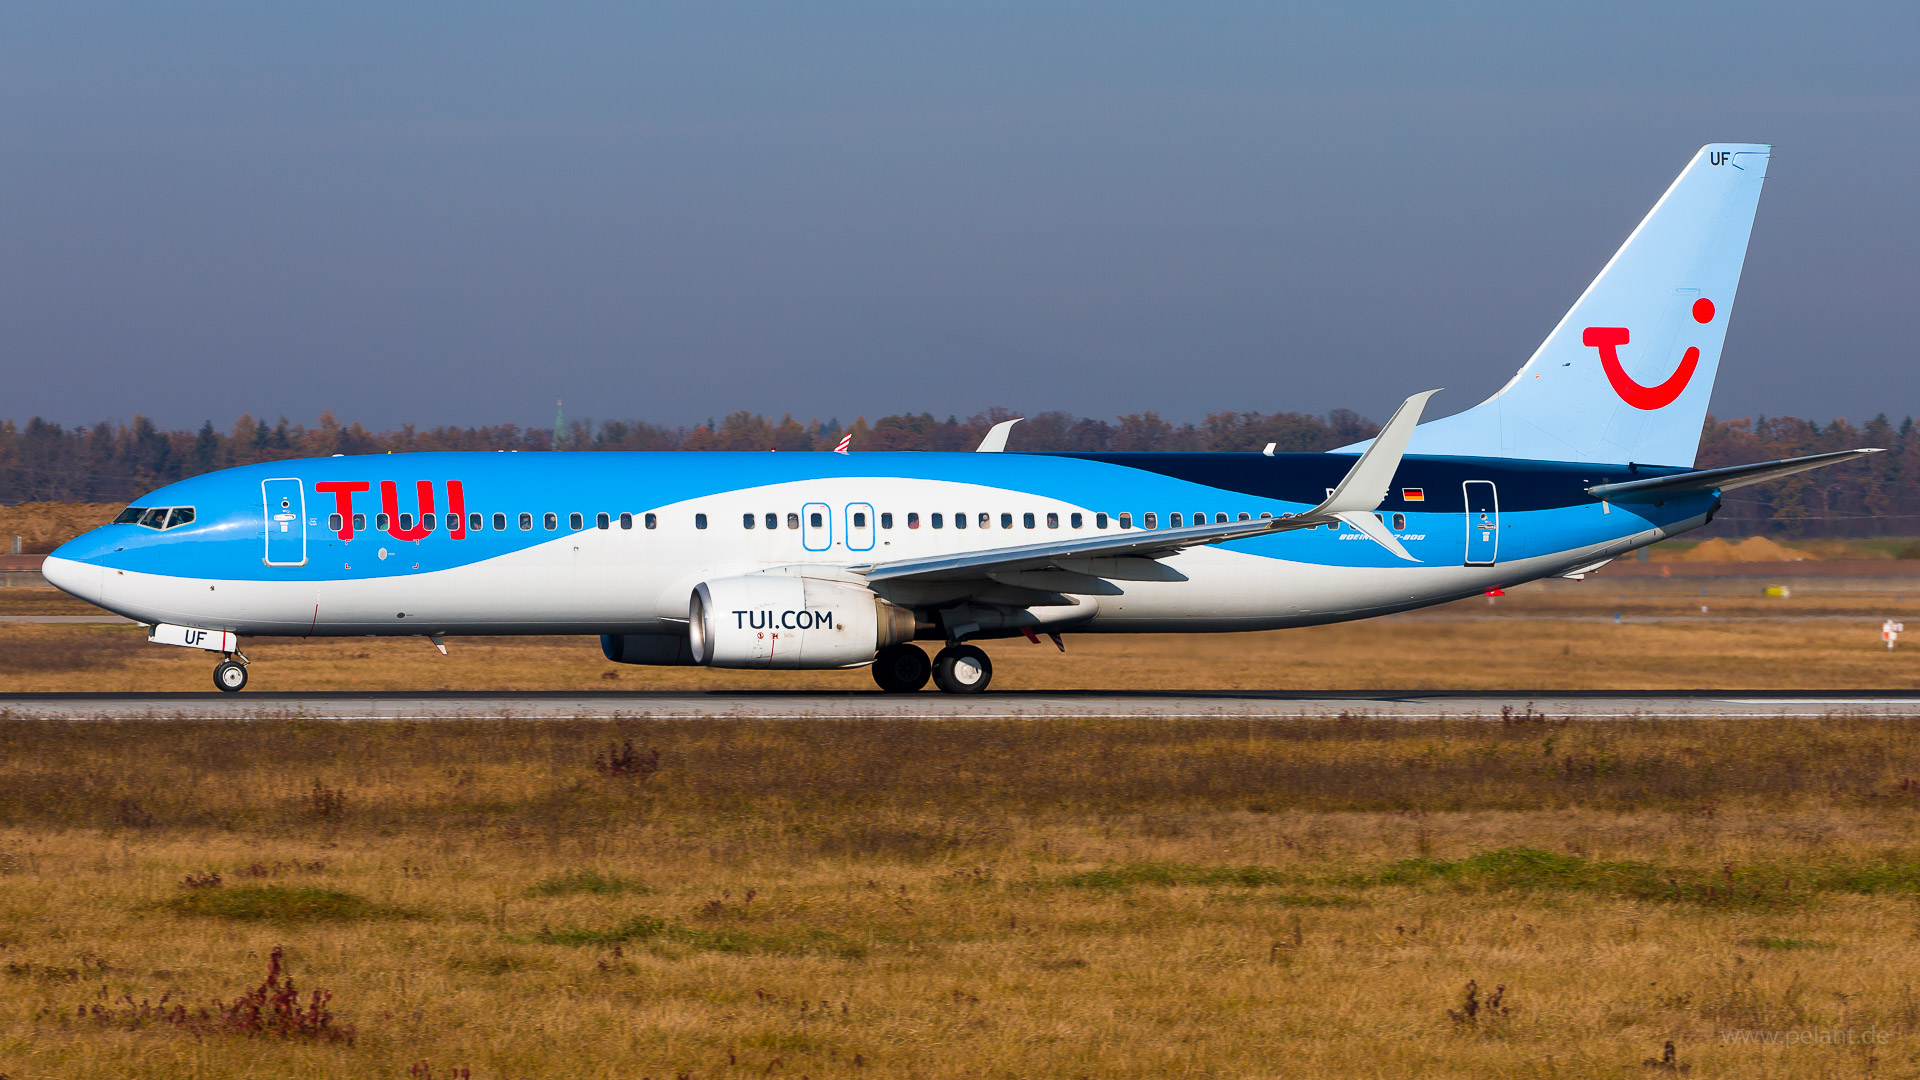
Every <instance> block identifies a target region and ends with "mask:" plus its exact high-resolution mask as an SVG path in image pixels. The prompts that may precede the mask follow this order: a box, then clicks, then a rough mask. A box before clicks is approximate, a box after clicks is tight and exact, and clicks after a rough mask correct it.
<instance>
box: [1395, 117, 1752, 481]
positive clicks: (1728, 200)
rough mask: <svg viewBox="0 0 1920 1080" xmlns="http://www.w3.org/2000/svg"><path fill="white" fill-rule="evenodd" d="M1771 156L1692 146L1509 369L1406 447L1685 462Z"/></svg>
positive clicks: (1748, 147) (1703, 411) (1696, 435)
mask: <svg viewBox="0 0 1920 1080" xmlns="http://www.w3.org/2000/svg"><path fill="white" fill-rule="evenodd" d="M1771 149H1772V148H1771V147H1768V146H1765V145H1760V144H1755V143H1712V144H1710V145H1707V146H1703V147H1701V148H1700V152H1699V153H1697V154H1695V155H1694V156H1693V160H1692V161H1691V162H1689V163H1688V165H1687V167H1686V169H1685V170H1683V171H1682V172H1681V173H1680V178H1679V179H1677V180H1675V181H1674V182H1673V186H1672V187H1670V188H1668V189H1667V193H1666V194H1665V195H1662V196H1661V197H1660V201H1659V202H1657V203H1655V204H1654V207H1653V210H1652V212H1650V213H1648V214H1647V217H1646V220H1644V221H1642V222H1641V223H1640V227H1639V228H1637V229H1635V230H1633V235H1632V236H1629V237H1627V242H1626V243H1625V244H1623V245H1621V247H1620V250H1619V251H1617V252H1615V253H1614V256H1613V259H1612V260H1611V261H1610V262H1608V263H1607V265H1606V267H1605V268H1604V269H1602V270H1601V271H1600V276H1599V277H1597V278H1594V279H1593V284H1591V285H1589V286H1587V291H1586V292H1585V293H1583V294H1581V296H1580V299H1579V301H1578V302H1576V303H1575V304H1574V305H1573V310H1571V311H1569V312H1567V314H1566V317H1565V318H1563V319H1561V320H1560V325H1558V326H1556V327H1554V328H1553V332H1552V333H1551V334H1548V335H1547V340H1546V341H1544V342H1542V343H1541V345H1540V348H1539V349H1538V350H1537V351H1535V352H1534V354H1533V357H1532V359H1530V360H1528V361H1527V363H1526V366H1525V367H1522V368H1521V369H1520V372H1519V374H1517V375H1515V376H1514V377H1513V379H1512V381H1510V382H1508V383H1507V385H1505V386H1503V387H1501V388H1500V391H1499V393H1496V394H1494V395H1493V396H1492V397H1490V398H1488V399H1487V400H1485V401H1483V402H1481V403H1480V404H1478V405H1475V406H1474V407H1473V408H1471V409H1468V410H1467V411H1466V412H1463V413H1456V414H1455V415H1453V416H1448V417H1444V418H1442V419H1439V420H1435V421H1432V422H1430V423H1426V424H1422V425H1420V427H1419V428H1418V429H1416V430H1415V432H1414V434H1413V440H1412V443H1411V445H1410V446H1409V447H1408V449H1407V452H1408V453H1412V454H1460V455H1473V456H1482V457H1508V458H1535V459H1543V460H1550V461H1597V462H1629V461H1631V462H1641V463H1644V464H1649V465H1687V466H1690V465H1692V464H1693V459H1694V454H1695V452H1696V451H1697V450H1698V449H1699V445H1700V428H1701V424H1702V423H1703V421H1705V419H1706V415H1707V401H1708V399H1709V398H1710V397H1712V395H1713V377H1714V374H1715V372H1717V371H1718V370H1719V367H1720V346H1721V343H1722V342H1724V341H1725V340H1726V335H1727V320H1728V318H1729V317H1730V316H1731V315H1732V314H1733V297H1734V293H1735V291H1736V290H1737V289H1738V288H1739V285H1740V266H1741V264H1742V263H1743V262H1744V261H1745V260H1746V256H1747V235H1748V233H1749V232H1751V231H1752V229H1753V214H1754V209H1755V208H1756V207H1757V206H1758V205H1759V202H1760V187H1761V184H1762V183H1763V182H1764V181H1765V180H1766V178H1767V156H1768V154H1769V152H1770V151H1771Z"/></svg>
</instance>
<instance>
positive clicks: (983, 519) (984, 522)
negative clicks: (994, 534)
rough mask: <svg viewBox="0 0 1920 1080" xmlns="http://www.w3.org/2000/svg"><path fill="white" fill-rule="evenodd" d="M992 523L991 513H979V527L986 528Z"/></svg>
mask: <svg viewBox="0 0 1920 1080" xmlns="http://www.w3.org/2000/svg"><path fill="white" fill-rule="evenodd" d="M992 524H993V515H992V514H981V515H980V527H981V528H983V529H985V528H988V527H989V526H991V525H992Z"/></svg>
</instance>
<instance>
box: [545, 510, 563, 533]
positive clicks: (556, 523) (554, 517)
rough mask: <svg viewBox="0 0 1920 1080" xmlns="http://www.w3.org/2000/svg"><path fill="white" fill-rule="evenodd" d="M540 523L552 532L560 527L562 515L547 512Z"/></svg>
mask: <svg viewBox="0 0 1920 1080" xmlns="http://www.w3.org/2000/svg"><path fill="white" fill-rule="evenodd" d="M540 523H541V524H542V525H545V526H546V527H547V531H548V532H552V531H553V530H555V529H557V528H559V527H560V515H559V514H547V515H545V516H543V517H542V518H541V519H540Z"/></svg>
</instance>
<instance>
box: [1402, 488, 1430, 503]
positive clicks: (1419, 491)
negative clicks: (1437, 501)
mask: <svg viewBox="0 0 1920 1080" xmlns="http://www.w3.org/2000/svg"><path fill="white" fill-rule="evenodd" d="M1400 497H1401V498H1402V499H1405V500H1406V501H1407V502H1426V501H1427V489H1426V488H1401V489H1400Z"/></svg>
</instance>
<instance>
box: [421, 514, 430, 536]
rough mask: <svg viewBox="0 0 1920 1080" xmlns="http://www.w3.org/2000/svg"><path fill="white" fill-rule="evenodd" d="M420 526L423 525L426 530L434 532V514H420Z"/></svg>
mask: <svg viewBox="0 0 1920 1080" xmlns="http://www.w3.org/2000/svg"><path fill="white" fill-rule="evenodd" d="M420 527H421V528H423V529H425V530H427V531H428V532H432V531H433V515H432V514H421V515H420Z"/></svg>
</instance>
